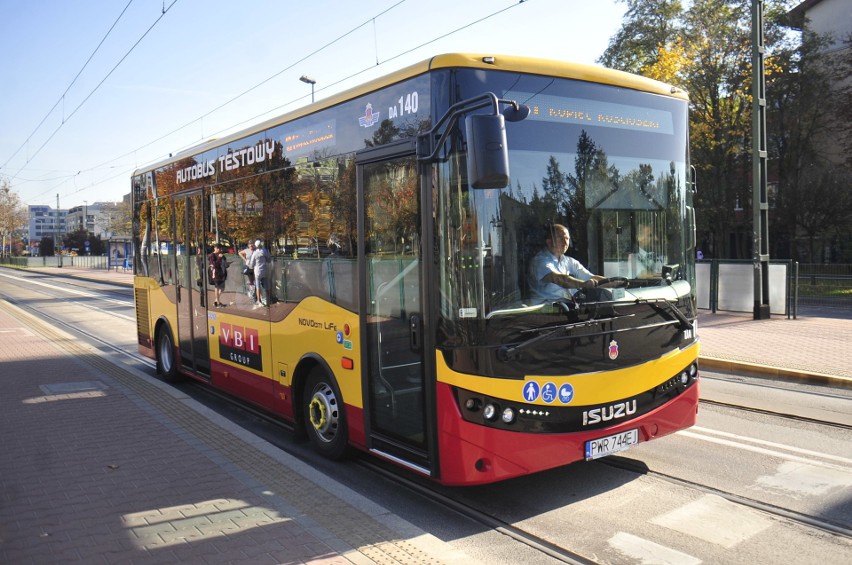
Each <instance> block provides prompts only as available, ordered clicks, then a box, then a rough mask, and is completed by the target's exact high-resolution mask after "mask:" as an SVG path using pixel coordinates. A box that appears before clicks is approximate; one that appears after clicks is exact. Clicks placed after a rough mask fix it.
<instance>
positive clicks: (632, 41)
mask: <svg viewBox="0 0 852 565" xmlns="http://www.w3.org/2000/svg"><path fill="white" fill-rule="evenodd" d="M621 1H622V2H624V3H625V4H627V13H626V14H625V15H624V18H625V20H624V23H623V24H622V26H621V29H620V30H618V32H616V34H615V35H614V36H613V37H612V38H611V39H610V40H609V46H608V47H607V48H606V51H604V53H603V55H601V57H600V59H599V61H600V62H601V63H602V64H604V65H606V66H607V67H612V68H614V69H621V70H623V71H627V72H631V73H635V74H640V73H641V72H642V70H643V69H645V68H649V67H651V66H653V65H654V64H656V63H657V62H658V59H659V56H660V48H661V46H667V45H670V44H673V43H675V42H676V41H677V37H678V33H679V32H680V29H679V28H680V23H679V18H680V17H681V15H682V13H683V7H682V6H681V3H680V0H621Z"/></svg>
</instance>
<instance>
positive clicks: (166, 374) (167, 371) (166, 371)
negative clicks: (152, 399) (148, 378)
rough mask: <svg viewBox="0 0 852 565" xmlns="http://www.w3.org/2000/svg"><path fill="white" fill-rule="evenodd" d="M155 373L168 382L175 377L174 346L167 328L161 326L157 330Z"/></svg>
mask: <svg viewBox="0 0 852 565" xmlns="http://www.w3.org/2000/svg"><path fill="white" fill-rule="evenodd" d="M157 373H159V374H160V375H162V376H163V379H165V380H166V381H169V382H172V381H175V380H176V379H177V365H176V364H175V346H174V342H172V334H171V333H169V330H168V328H161V329H160V331H159V332H157Z"/></svg>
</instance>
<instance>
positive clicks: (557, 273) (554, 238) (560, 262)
mask: <svg viewBox="0 0 852 565" xmlns="http://www.w3.org/2000/svg"><path fill="white" fill-rule="evenodd" d="M570 244H571V234H570V233H568V228H566V227H565V226H563V225H561V224H553V225H552V226H551V227H550V228H549V229H548V230H547V232H546V238H545V246H546V249H542V250H541V251H540V252H538V253H537V254H536V256H535V257H534V258H533V260H532V264H531V265H530V291H531V292H532V296H533V297H534V298H539V299H542V300H560V299H562V298H567V297H569V296H571V295H573V294H574V293H575V292H576V291H577V289H578V288H594V287H596V286H597V285H598V282H599V281H602V280H604V278H605V277H603V276H601V275H595V274H594V273H592V272H591V271H589V270H588V269H587V268H586V267H584V266H583V264H582V263H580V262H579V261H577V260H576V259H574V258H573V257H568V256H567V255H565V253H566V252H567V251H568V247H569V246H570ZM566 289H567V290H566Z"/></svg>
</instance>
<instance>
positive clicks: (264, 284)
mask: <svg viewBox="0 0 852 565" xmlns="http://www.w3.org/2000/svg"><path fill="white" fill-rule="evenodd" d="M269 259H270V257H269V251H267V250H266V248H265V247H264V246H263V242H262V241H261V240H259V239H258V240H256V241H255V242H254V253H252V254H251V259H250V260H249V266H250V267H251V268H252V270H253V271H254V285H255V289H256V293H257V296H256V300H257V301H256V302H255V305H254V308H255V309H256V308H260V307H261V306H269V289H268V281H267V280H266V275H267V272H268V264H269Z"/></svg>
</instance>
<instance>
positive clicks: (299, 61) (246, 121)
mask: <svg viewBox="0 0 852 565" xmlns="http://www.w3.org/2000/svg"><path fill="white" fill-rule="evenodd" d="M174 1H175V2H176V1H177V0H174ZM405 1H406V0H400V1H399V2H397V3H396V4H394V5H393V6H391V7H389V8H387V9H385V10H384V11H382V12H381V13H379V14H377V15H376V16H373V17H371V18H370V19H368V20H366V21H365V22H363V23H361V24H359V25H358V26H356V27H354V28H352V29H351V30H349V31H348V32H346V33H345V34H343V35H341V36H339V37H338V38H336V39H334V40H332V41H331V42H329V43H327V44H325V45H323V46H322V47H320V48H318V49H316V50H314V51H313V52H311V53H310V54H308V55H306V56H304V57H302V58H301V59H299V60H298V61H296V62H294V63H292V64H290V65H288V66H287V67H285V68H284V69H282V70H280V71H278V72H276V73H275V74H273V75H271V76H269V77H267V78H266V79H264V80H262V81H261V82H259V83H257V84H255V85H254V86H252V87H251V88H249V89H247V90H245V91H243V92H242V93H240V94H238V95H236V96H234V97H233V98H231V99H229V100H228V101H226V102H224V103H222V104H220V105H219V106H217V107H215V108H213V109H212V110H209V111H207V112H205V113H204V114H202V115H201V116H199V117H198V118H195V119H193V120H191V121H189V122H187V123H186V124H184V125H182V126H179V127H177V128H175V129H174V130H172V131H170V132H168V133H166V134H164V135H162V136H160V137H158V138H157V139H155V140H152V141H150V142H148V143H145V144H144V145H141V146H139V147H137V148H135V149H133V150H131V151H128V152H126V153H123V154H122V155H119V156H118V157H115V158H113V159H110V160H107V161H104V162H103V163H101V165H97V166H95V167H92V168H90V169H86V170H94V169H97V168H101V167H103V166H104V165H106V164H108V163H112V162H114V161H116V160H118V159H122V158H124V157H128V156H130V155H133V154H135V153H136V152H138V151H139V150H140V149H144V148H146V147H149V146H151V145H153V144H155V143H157V142H158V141H161V140H163V139H165V138H167V137H169V136H171V135H173V134H175V133H177V132H179V131H181V130H183V129H185V128H187V127H189V126H191V125H193V124H195V123H197V122H198V121H199V120H201V119H203V118H204V117H207V116H210V115H211V114H213V113H214V112H217V111H219V110H221V109H222V108H224V107H225V106H227V105H228V104H231V103H233V102H234V101H236V100H238V99H239V98H241V97H243V96H245V95H247V94H248V93H250V92H252V91H253V90H255V89H257V88H259V87H260V86H262V85H264V84H266V83H267V82H269V81H270V80H272V79H274V78H275V77H277V76H279V75H281V74H282V73H284V72H285V71H287V70H289V69H291V68H293V67H294V66H295V65H297V64H299V63H302V62H304V61H306V60H307V59H309V58H310V57H312V56H314V55H316V54H318V53H320V52H321V51H323V50H324V49H327V48H328V47H330V46H331V45H333V44H334V43H336V42H338V41H340V40H341V39H343V38H345V37H346V36H348V35H350V34H351V33H353V32H354V31H356V30H358V29H360V28H362V27H364V26H365V25H367V24H369V23H371V22H372V21H373V20H374V19H375V18H377V17H379V16H381V15H383V14H385V13H387V12H388V11H390V10H392V9H393V8H396V7H397V6H399V5H400V4H402V3H404V2H405ZM523 3H527V2H518V3H517V4H511V5H509V6H506V7H505V8H502V9H499V10H496V11H494V12H492V13H490V14H488V15H486V16H484V17H481V18H479V19H476V20H474V21H471V22H468V23H466V24H464V25H462V26H460V27H457V28H455V29H453V30H451V31H449V32H446V33H444V34H442V35H439V36H436V37H434V38H432V39H430V40H428V41H424V42H423V43H420V44H418V45H417V46H415V47H412V48H410V49H407V50H405V51H402V52H400V53H397V54H396V55H393V56H392V57H389V58H387V59H385V60H383V61H381V62H378V61H379V59H378V57H377V58H376V60H377V63H376V65H375V66H372V65H371V66H370V67H366V68H364V69H361V70H359V71H356V72H354V73H352V74H350V75H348V76H346V77H343V78H341V79H339V80H337V81H335V82H332V83H329V84H327V85H326V86H323V87H322V88H320V89H318V92H322V91H323V90H327V89H330V88H333V87H335V86H336V85H338V84H340V83H343V82H345V81H347V80H350V79H352V78H354V77H356V76H359V75H361V74H363V73H365V72H368V71H370V70H372V69H374V68H375V67H377V66H381V65H384V64H387V63H389V62H391V61H394V60H396V59H398V58H400V57H403V56H405V55H407V54H409V53H412V52H414V51H416V50H418V49H421V48H423V47H425V46H427V45H430V44H432V43H435V42H436V41H439V40H441V39H444V38H446V37H449V36H451V35H453V34H456V33H459V32H460V31H463V30H465V29H468V28H470V27H472V26H475V25H477V24H479V23H481V22H483V21H486V20H488V19H490V18H493V17H495V16H497V15H500V14H502V13H504V12H506V11H508V10H510V9H512V8H515V7H517V6H519V5H520V4H523ZM104 80H105V79H104ZM302 98H304V96H298V97H296V98H294V99H292V100H290V101H288V102H285V103H284V104H281V105H279V106H276V107H274V108H271V109H269V110H266V111H264V112H261V113H260V114H257V115H255V116H253V117H251V118H248V119H246V120H243V121H241V122H239V123H237V124H232V125H231V126H229V127H228V128H226V129H224V130H220V131H218V132H215V133H212V134H210V135H211V136H212V137H216V136H218V135H220V134H221V133H222V132H224V131H231V130H233V129H234V128H236V127H238V126H240V125H242V124H246V123H249V122H253V121H256V120H257V119H259V118H261V117H262V116H265V115H267V114H270V113H272V112H275V111H278V110H280V109H282V108H285V107H287V106H289V105H291V104H293V103H295V102H297V101H298V100H301V99H302ZM192 145H194V143H193V144H192ZM192 145H189V146H187V147H191V146H192ZM183 149H184V148H180V149H178V150H177V152H180V151H182V150H183ZM133 169H135V167H132V168H130V169H124V170H122V171H121V172H119V173H117V174H116V175H113V176H110V177H107V178H104V179H101V180H99V181H98V182H96V183H92V184H90V185H88V186H84V187H81V188H79V189H77V190H74V191H72V192H68V193H66V194H65V195H64V196H65V197H67V196H70V195H72V194H77V193H80V192H83V191H85V190H88V189H90V188H92V187H94V186H97V185H100V184H103V183H105V182H108V181H111V180H114V179H116V178H119V177H124V176H126V175H127V174H129V173H131V172H132V171H133ZM74 176H76V175H74ZM66 181H67V179H66V180H65V181H63V182H66ZM61 184H62V183H59V185H54V186H53V187H51V188H50V189H47V190H46V191H44V192H42V193H41V194H38V195H36V196H35V197H33V198H39V197H41V196H44V195H45V194H50V193H52V192H53V191H54V190H55V189H56V188H57V187H58V186H60V185H61Z"/></svg>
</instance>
